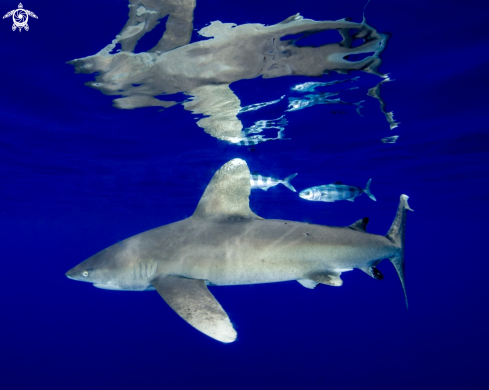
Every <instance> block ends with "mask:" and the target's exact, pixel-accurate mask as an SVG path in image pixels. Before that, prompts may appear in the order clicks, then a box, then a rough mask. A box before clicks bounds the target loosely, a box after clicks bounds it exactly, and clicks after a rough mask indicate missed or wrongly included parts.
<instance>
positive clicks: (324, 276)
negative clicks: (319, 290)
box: [308, 272, 343, 287]
mask: <svg viewBox="0 0 489 390" xmlns="http://www.w3.org/2000/svg"><path fill="white" fill-rule="evenodd" d="M340 275H341V274H334V273H328V272H316V273H314V274H311V275H308V279H310V280H312V281H314V282H316V283H321V284H327V285H328V286H334V287H339V286H342V285H343V280H341V278H340Z"/></svg>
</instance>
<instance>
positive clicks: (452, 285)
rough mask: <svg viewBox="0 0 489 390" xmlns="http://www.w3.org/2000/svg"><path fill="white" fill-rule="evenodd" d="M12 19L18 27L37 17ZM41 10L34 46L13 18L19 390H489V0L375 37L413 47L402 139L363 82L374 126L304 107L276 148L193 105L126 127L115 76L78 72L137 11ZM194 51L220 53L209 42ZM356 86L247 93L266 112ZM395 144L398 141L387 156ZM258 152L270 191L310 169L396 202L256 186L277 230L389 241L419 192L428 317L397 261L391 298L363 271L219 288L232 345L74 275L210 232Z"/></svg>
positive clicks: (87, 5) (202, 21)
mask: <svg viewBox="0 0 489 390" xmlns="http://www.w3.org/2000/svg"><path fill="white" fill-rule="evenodd" d="M0 6H1V10H0V12H3V13H4V14H5V13H7V12H8V11H10V10H12V9H15V8H16V6H17V2H16V1H15V2H14V1H2V2H0ZM24 7H25V8H26V9H29V10H31V11H33V12H34V13H35V14H36V15H37V16H38V17H39V18H38V19H32V18H30V19H29V26H30V30H29V31H27V32H26V31H22V32H21V33H19V32H18V31H15V32H13V31H12V30H11V25H12V21H11V19H8V18H7V19H3V20H2V21H1V23H0V42H1V51H0V52H1V54H2V56H1V64H2V65H1V69H2V75H3V77H2V79H3V80H2V91H1V93H0V99H1V100H0V126H1V128H0V129H1V131H0V179H1V183H2V184H1V185H0V200H1V203H0V218H1V219H0V221H1V222H0V237H1V246H2V252H1V257H0V261H1V265H2V266H1V274H0V275H1V283H0V286H1V296H2V299H1V300H0V310H1V313H2V317H1V321H0V324H1V325H0V331H1V335H2V336H1V337H0V351H1V357H2V358H1V364H0V387H1V388H2V389H27V388H41V387H42V388H51V389H68V388H69V389H82V388H83V389H86V388H89V389H102V388H104V389H115V388H123V389H140V388H148V387H153V388H155V387H158V388H164V389H192V388H200V389H215V388H217V389H220V388H226V389H245V388H258V389H262V388H263V389H266V388H270V389H275V388H286V389H302V388H308V387H311V386H320V387H319V388H338V389H350V388H352V389H353V388H362V389H413V388H417V389H419V388H423V389H424V388H427V389H428V388H430V389H460V388H468V389H483V388H487V387H488V386H489V381H488V380H487V374H486V372H485V371H487V365H488V363H489V361H488V359H487V353H486V351H487V348H488V347H489V345H488V344H489V343H488V338H487V333H486V331H487V329H488V325H489V321H488V311H487V298H488V289H487V281H486V279H487V274H488V271H489V267H488V263H487V254H486V251H485V242H486V237H485V236H486V234H487V223H486V221H487V218H488V217H489V215H488V206H487V204H488V200H489V198H488V195H487V194H488V191H489V183H488V180H487V179H488V170H489V164H488V161H489V160H488V157H489V134H488V132H487V123H488V111H487V108H486V105H487V101H488V100H487V98H488V89H487V87H486V85H485V84H486V81H485V80H487V65H488V62H489V56H488V53H489V51H488V48H489V47H488V44H487V39H486V21H487V17H488V6H487V4H483V3H482V2H470V1H464V2H462V1H446V2H443V3H441V2H430V1H424V2H414V3H413V2H402V3H400V2H392V1H381V0H373V1H372V2H371V3H370V4H369V6H368V8H367V20H368V23H369V24H370V25H372V26H374V27H375V28H376V29H377V30H378V31H380V32H385V33H389V34H391V38H390V40H389V43H388V46H387V48H386V50H385V51H384V53H383V54H382V59H383V64H382V66H381V68H380V70H381V71H382V72H385V73H389V76H390V78H391V79H393V80H395V81H394V82H390V83H386V84H385V85H383V87H382V88H383V90H382V93H383V95H382V96H383V98H384V100H385V101H386V103H387V109H388V111H394V114H395V119H396V120H397V121H399V122H400V123H401V124H400V126H399V127H398V128H396V129H394V130H389V126H388V124H387V122H386V120H385V117H384V115H383V114H382V113H381V112H380V110H379V103H378V102H377V101H376V100H375V99H373V98H371V97H367V96H366V91H367V89H368V88H370V87H372V86H374V85H375V84H376V83H377V82H378V81H380V79H379V78H376V77H375V76H372V75H365V74H362V83H364V84H362V85H361V88H359V89H358V90H355V91H351V95H348V93H349V92H344V95H341V97H344V98H345V99H347V98H350V97H351V99H350V101H358V100H359V99H357V98H358V97H360V100H363V99H364V100H365V103H364V108H363V109H362V115H363V117H361V116H359V115H358V114H357V113H356V112H355V107H353V106H333V105H316V106H314V107H310V108H307V109H305V110H301V111H296V112H290V113H287V120H288V124H287V126H286V128H285V131H284V133H285V136H286V137H287V138H291V139H290V140H277V141H270V142H265V143H263V144H259V145H257V146H256V147H255V148H254V150H249V148H247V147H246V146H236V145H230V144H227V143H225V142H222V141H219V140H217V139H216V138H213V137H211V136H209V135H208V134H206V133H204V131H203V130H202V129H201V128H199V127H198V126H197V125H196V123H195V119H194V118H196V116H195V115H193V114H191V113H190V112H188V111H184V110H183V108H182V106H175V107H171V108H169V109H166V110H164V111H159V110H158V109H157V108H140V109H135V110H118V109H116V108H113V107H112V99H113V97H110V96H105V95H103V94H101V93H100V92H99V91H96V90H94V89H90V88H88V87H86V86H85V85H84V82H88V81H91V80H93V75H81V74H75V73H74V72H73V67H72V66H70V65H67V64H66V62H67V61H70V60H73V59H75V58H81V57H84V56H88V55H92V54H95V53H96V52H98V51H99V50H100V49H101V48H103V47H104V46H105V45H107V44H108V43H110V41H111V40H112V39H113V38H114V36H115V35H116V34H117V33H118V32H119V31H120V30H121V28H122V26H123V25H124V23H125V21H126V18H127V3H126V2H125V1H122V0H118V1H107V2H103V3H100V2H97V1H93V0H87V1H84V2H83V3H77V4H74V3H73V4H72V3H59V2H52V3H49V4H47V3H46V2H42V1H34V0H29V2H28V3H27V2H26V3H24ZM363 7H364V2H363V1H356V0H348V1H342V2H324V1H319V0H313V1H309V2H292V1H277V0H268V1H266V2H265V1H262V0H261V1H257V0H250V1H247V2H243V3H236V2H229V1H222V0H214V1H205V2H204V1H201V0H199V1H198V4H197V7H196V9H195V14H194V29H196V30H199V29H201V28H202V27H204V26H205V25H206V24H208V23H209V22H210V21H214V20H221V21H222V22H233V23H237V24H245V23H262V24H275V23H278V22H280V21H282V20H284V19H286V18H287V17H289V16H291V15H293V14H295V13H297V12H300V13H301V14H302V15H303V16H304V17H305V18H313V19H315V20H337V19H340V18H344V17H352V18H353V20H354V21H356V22H361V19H362V11H363ZM2 15H3V14H2ZM160 31H162V30H160ZM160 33H161V32H160ZM153 39H154V38H153ZM192 39H193V40H198V39H201V37H199V36H198V35H197V34H196V31H194V34H193V37H192ZM149 46H151V45H149ZM149 46H147V47H149ZM147 47H146V48H147ZM360 74H361V72H356V73H355V74H352V75H351V76H356V75H360ZM334 77H336V78H341V77H345V76H334ZM334 77H333V76H332V75H330V76H323V77H321V78H307V77H293V76H290V77H281V78H276V79H261V78H260V79H251V80H242V81H238V82H236V83H234V84H232V85H231V88H232V90H233V91H234V92H235V94H236V95H237V96H238V97H239V98H240V100H241V103H242V106H245V105H249V104H254V103H260V102H266V101H271V100H275V99H278V98H279V97H280V96H282V95H283V94H288V96H291V91H290V88H291V87H292V86H294V85H296V84H299V83H303V82H307V81H323V82H324V81H330V80H332V79H333V78H334ZM359 86H360V85H359ZM325 90H326V89H325ZM328 90H334V89H333V88H331V89H328ZM286 108H287V102H286V101H284V102H280V103H279V104H276V105H273V106H269V107H265V108H263V109H261V110H258V111H254V112H248V113H244V114H242V115H240V119H242V121H243V123H244V124H245V125H246V126H250V125H252V124H253V123H254V121H257V120H261V119H274V118H278V117H279V116H280V115H282V114H283V113H284V110H285V109H286ZM335 110H336V111H338V110H340V111H344V112H345V113H342V114H338V113H337V114H334V113H332V111H335ZM391 135H399V136H400V138H399V140H398V141H397V143H395V144H384V143H382V142H380V139H381V138H384V137H387V136H391ZM236 157H239V158H242V159H244V160H246V161H247V163H248V165H249V167H250V170H251V171H252V172H253V171H256V172H259V173H260V174H262V175H265V176H275V177H279V178H284V177H286V176H288V175H290V174H292V173H295V172H298V173H299V174H298V176H297V177H296V178H295V179H294V180H293V182H292V184H293V185H294V186H295V188H297V190H299V191H300V190H302V189H304V188H307V187H310V186H314V185H322V184H329V183H332V182H334V181H336V180H341V181H342V182H343V183H346V184H351V185H356V186H359V187H363V186H364V185H365V184H366V182H367V181H368V179H369V178H372V186H371V190H372V193H373V194H374V195H375V196H376V198H377V202H373V201H371V200H370V199H369V198H368V197H367V196H365V195H362V196H360V197H359V198H357V199H356V200H355V202H353V203H352V202H335V203H322V202H307V201H305V200H303V199H300V198H299V197H298V195H297V194H296V193H293V192H291V191H289V190H287V189H286V188H285V187H283V186H281V185H279V186H277V187H274V188H272V189H270V190H268V191H267V192H264V191H260V190H254V191H253V192H252V194H251V197H250V206H251V208H252V210H253V211H254V212H255V213H256V214H258V215H260V216H262V217H264V218H268V219H272V218H280V219H289V220H296V221H304V222H314V223H319V224H325V225H334V226H345V225H349V224H351V223H353V222H354V221H356V220H358V219H360V218H362V217H366V216H368V217H370V223H369V226H368V230H369V232H372V233H376V234H385V233H386V232H387V230H388V228H389V227H390V224H391V222H392V219H393V217H394V214H395V211H396V207H397V203H398V199H399V195H400V194H403V193H404V194H408V195H409V196H410V206H411V207H412V208H413V209H414V210H415V212H414V213H409V215H408V220H407V227H406V229H407V230H406V252H405V258H406V283H407V292H408V298H409V302H410V309H409V311H407V310H406V308H405V307H404V299H403V296H402V289H401V286H400V283H399V280H398V278H397V275H396V274H395V270H394V269H393V267H392V266H391V264H389V263H388V262H387V261H385V262H383V263H382V264H381V265H380V266H379V269H380V270H381V271H382V273H383V274H384V280H383V281H375V280H373V279H372V278H369V277H367V276H366V275H365V274H364V273H362V272H360V271H358V270H356V271H353V272H350V273H346V274H344V275H343V280H344V285H343V286H342V287H340V288H335V287H330V286H324V285H322V286H319V287H318V288H316V289H315V290H307V289H305V288H303V287H302V286H301V285H299V284H298V283H297V282H295V281H293V282H284V283H275V284H265V285H251V286H233V287H211V291H212V293H213V294H214V295H215V296H216V298H217V299H218V300H219V302H220V303H221V304H222V306H223V307H224V308H225V309H226V311H227V312H228V314H229V316H230V318H231V320H232V322H233V324H234V326H235V328H236V329H237V331H238V339H237V341H236V342H234V343H232V344H229V345H225V344H221V343H219V342H217V341H215V340H212V339H210V338H208V337H206V336H204V335H203V334H201V333H200V332H198V331H196V330H195V329H193V328H192V327H190V326H189V325H187V324H186V323H185V322H184V321H182V320H181V319H180V318H179V317H178V316H177V315H176V314H175V313H174V312H173V311H172V310H171V309H170V308H169V307H168V305H166V304H165V302H163V301H162V299H161V298H160V296H159V295H158V294H157V293H156V292H144V293H139V292H118V291H107V290H100V289H96V288H94V287H93V286H91V285H90V284H87V283H78V282H74V281H71V280H69V279H67V278H66V277H65V276H64V273H65V272H66V271H67V270H68V269H69V268H71V267H73V266H74V265H76V264H77V263H79V262H81V261H82V260H84V259H86V258H88V257H90V256H91V255H93V254H94V253H96V252H98V251H100V250H102V249H104V248H106V247H108V246H110V245H112V244H114V243H116V242H118V241H121V240H123V239H125V238H127V237H130V236H132V235H134V234H137V233H140V232H142V231H145V230H148V229H151V228H154V227H157V226H161V225H164V224H167V223H170V222H174V221H177V220H180V219H183V218H186V217H189V216H190V215H191V214H192V213H193V211H194V209H195V207H196V205H197V203H198V201H199V199H200V196H201V195H202V193H203V191H204V189H205V187H206V185H207V183H208V182H209V180H210V179H211V178H212V176H213V174H214V173H215V171H216V170H217V169H218V168H219V167H220V166H221V165H222V164H224V163H225V162H227V161H229V160H230V159H232V158H236Z"/></svg>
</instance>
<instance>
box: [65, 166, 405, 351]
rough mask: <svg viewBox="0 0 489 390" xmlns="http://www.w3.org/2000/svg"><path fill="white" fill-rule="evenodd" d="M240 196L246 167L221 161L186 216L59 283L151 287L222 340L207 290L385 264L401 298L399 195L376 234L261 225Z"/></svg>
mask: <svg viewBox="0 0 489 390" xmlns="http://www.w3.org/2000/svg"><path fill="white" fill-rule="evenodd" d="M249 195H250V171H249V169H248V166H247V164H246V162H245V161H243V160H241V159H234V160H231V161H229V162H227V163H226V164H224V165H223V166H222V167H221V168H220V169H219V170H218V171H217V172H216V174H215V175H214V177H213V178H212V180H211V181H210V183H209V185H208V186H207V188H206V190H205V191H204V194H203V195H202V198H201V199H200V201H199V203H198V205H197V208H196V210H195V212H194V214H193V215H192V216H191V217H189V218H187V219H184V220H181V221H178V222H174V223H171V224H168V225H164V226H161V227H158V228H155V229H152V230H148V231H146V232H143V233H140V234H137V235H135V236H133V237H130V238H128V239H126V240H124V241H121V242H119V243H117V244H115V245H112V246H110V247H108V248H106V249H104V250H102V251H101V252H99V253H97V254H95V255H93V256H92V257H90V258H88V259H87V260H85V261H83V262H81V263H80V264H78V265H77V266H75V267H74V268H72V269H70V270H69V271H68V272H67V273H66V276H67V277H68V278H70V279H74V280H78V281H84V282H88V283H93V285H94V286H95V287H99V288H103V289H110V290H126V291H144V290H152V289H156V291H158V293H159V294H160V296H161V297H162V298H163V300H165V301H166V303H168V305H170V307H171V308H172V309H173V310H174V311H176V312H177V314H178V315H180V317H182V318H183V319H184V320H185V321H187V322H188V323H189V324H190V325H192V326H193V327H195V328H196V329H197V330H199V331H201V332H202V333H204V334H206V335H208V336H210V337H212V338H214V339H216V340H219V341H221V342H223V343H230V342H233V341H235V340H236V336H237V333H236V331H235V329H234V328H233V325H232V323H231V321H230V319H229V317H228V315H227V314H226V312H225V310H224V309H223V308H222V307H221V305H220V304H219V302H218V301H217V300H216V299H215V298H214V296H213V295H212V293H211V292H210V291H209V289H208V287H207V286H230V285H241V284H258V283H274V282H283V281H291V280H297V281H298V282H299V283H300V284H301V285H303V286H304V287H307V288H314V287H315V286H317V285H318V284H326V285H329V286H341V285H342V284H343V281H342V280H341V274H342V273H343V272H346V271H351V270H353V269H355V268H356V269H360V270H362V271H364V272H365V273H366V274H367V275H369V276H371V277H372V278H374V279H382V278H383V277H382V274H381V273H380V271H379V270H378V269H377V268H376V267H377V265H378V264H379V263H380V262H381V261H382V260H383V259H389V260H390V261H391V262H392V264H393V265H394V267H395V268H396V270H397V273H398V275H399V278H400V280H401V284H402V287H403V289H404V294H405V293H406V289H405V283H404V234H405V233H404V231H405V224H406V210H410V208H409V206H408V203H407V199H408V197H407V196H406V195H401V198H400V202H399V207H398V209H397V213H396V216H395V218H394V222H393V223H392V226H391V228H390V229H389V231H388V232H387V235H386V236H380V235H375V234H370V233H367V232H366V226H367V222H368V219H367V218H363V219H360V220H359V221H357V222H355V223H354V224H352V225H350V226H346V227H332V226H322V225H314V224H308V223H302V222H294V221H285V220H274V219H270V220H267V219H263V218H261V217H259V216H258V215H256V214H255V213H253V212H252V211H251V209H250V207H249ZM114 298H115V297H114ZM406 305H407V299H406Z"/></svg>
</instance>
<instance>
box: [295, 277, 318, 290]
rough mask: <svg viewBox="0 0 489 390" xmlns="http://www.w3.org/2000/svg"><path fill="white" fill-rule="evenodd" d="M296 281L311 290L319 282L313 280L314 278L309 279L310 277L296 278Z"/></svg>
mask: <svg viewBox="0 0 489 390" xmlns="http://www.w3.org/2000/svg"><path fill="white" fill-rule="evenodd" d="M297 281H298V282H299V283H300V284H301V285H303V286H304V287H305V288H309V289H311V290H314V289H315V288H316V286H317V285H318V284H319V283H318V282H315V281H314V280H310V279H297Z"/></svg>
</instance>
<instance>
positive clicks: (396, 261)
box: [386, 195, 414, 308]
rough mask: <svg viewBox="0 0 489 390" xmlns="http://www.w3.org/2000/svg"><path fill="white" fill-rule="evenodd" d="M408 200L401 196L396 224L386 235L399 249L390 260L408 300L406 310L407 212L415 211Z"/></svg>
mask: <svg viewBox="0 0 489 390" xmlns="http://www.w3.org/2000/svg"><path fill="white" fill-rule="evenodd" d="M408 199H409V196H407V195H401V199H400V201H399V206H398V208H397V212H396V216H395V218H394V222H392V226H391V228H390V229H389V231H388V232H387V234H386V237H387V239H388V240H389V241H391V242H392V243H394V244H395V245H396V246H397V247H398V248H399V251H398V253H397V254H396V255H395V256H392V257H390V258H389V260H390V262H391V263H392V264H393V265H394V268H395V269H396V271H397V275H399V279H400V280H401V285H402V289H403V291H404V298H405V300H406V308H408V300H407V294H406V283H405V281H404V236H405V228H406V210H410V211H414V210H413V209H411V208H410V207H409V205H408V202H407V201H408Z"/></svg>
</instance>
